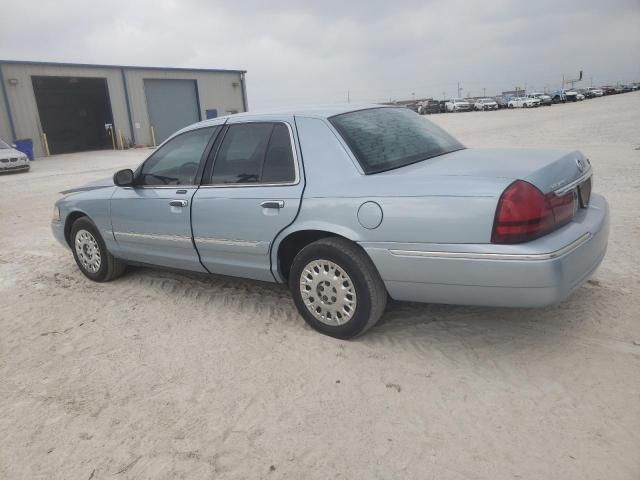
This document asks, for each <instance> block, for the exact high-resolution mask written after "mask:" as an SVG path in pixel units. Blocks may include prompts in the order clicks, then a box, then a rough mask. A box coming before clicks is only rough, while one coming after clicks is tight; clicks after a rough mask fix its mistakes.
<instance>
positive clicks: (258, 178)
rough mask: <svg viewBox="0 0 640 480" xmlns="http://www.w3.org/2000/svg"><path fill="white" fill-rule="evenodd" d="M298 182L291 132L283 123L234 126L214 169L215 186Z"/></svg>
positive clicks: (223, 144)
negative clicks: (296, 180) (296, 179)
mask: <svg viewBox="0 0 640 480" xmlns="http://www.w3.org/2000/svg"><path fill="white" fill-rule="evenodd" d="M293 181H295V166H294V158H293V153H292V149H291V139H290V135H289V129H288V128H287V127H286V126H285V125H284V124H282V123H244V124H235V125H231V126H230V127H229V128H228V130H227V133H226V135H225V137H224V140H223V141H222V144H221V145H220V151H219V152H218V155H217V156H216V159H215V163H214V165H213V175H212V179H211V183H213V184H244V183H263V184H264V183H267V184H272V183H291V182H293Z"/></svg>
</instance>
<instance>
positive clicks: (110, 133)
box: [109, 125, 116, 150]
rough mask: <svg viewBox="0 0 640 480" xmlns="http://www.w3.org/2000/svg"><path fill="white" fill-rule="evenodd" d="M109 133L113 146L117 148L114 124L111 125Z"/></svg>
mask: <svg viewBox="0 0 640 480" xmlns="http://www.w3.org/2000/svg"><path fill="white" fill-rule="evenodd" d="M109 135H111V146H112V147H113V149H114V150H115V149H116V136H115V135H114V134H113V125H111V126H110V127H109Z"/></svg>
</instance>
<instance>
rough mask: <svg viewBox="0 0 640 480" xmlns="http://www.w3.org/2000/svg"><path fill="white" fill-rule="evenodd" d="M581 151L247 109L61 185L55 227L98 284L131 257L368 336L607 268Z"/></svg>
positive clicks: (573, 281)
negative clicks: (216, 280)
mask: <svg viewBox="0 0 640 480" xmlns="http://www.w3.org/2000/svg"><path fill="white" fill-rule="evenodd" d="M591 185H592V168H591V165H590V163H589V161H588V160H587V159H586V158H585V156H584V155H583V154H582V153H580V152H579V151H564V150H536V149H523V150H518V149H506V150H504V149H477V150H476V149H471V148H465V147H464V146H463V145H462V144H461V143H460V142H459V141H457V140H456V139H455V138H453V137H452V136H451V135H449V134H448V133H447V132H445V131H444V130H442V129H441V128H440V127H438V126H437V125H435V124H434V123H433V122H430V121H429V120H428V119H426V118H425V117H422V116H420V115H418V114H416V113H414V112H412V111H410V110H408V109H406V108H399V107H390V106H389V107H385V106H379V105H366V106H360V107H356V106H353V105H347V106H336V107H318V108H317V109H305V110H294V111H290V110H286V111H281V112H279V113H274V112H270V113H264V114H259V113H242V114H236V115H231V116H226V117H219V118H216V119H211V120H206V121H203V122H200V123H197V124H195V125H191V126H189V127H187V128H185V129H183V130H181V131H179V132H177V133H176V134H175V135H174V136H172V137H170V138H169V139H168V140H166V141H165V142H164V143H163V144H162V145H160V147H159V148H158V149H157V150H155V151H154V152H153V153H151V155H150V156H149V157H148V158H147V159H146V160H145V161H144V162H143V163H142V164H141V165H140V166H139V167H138V168H136V170H135V171H134V170H130V169H124V170H120V171H118V172H116V173H115V175H114V176H113V178H112V179H107V180H104V181H100V182H95V183H92V184H89V185H86V186H84V187H80V188H76V189H71V190H67V191H65V192H62V193H63V194H64V197H62V198H60V199H59V200H58V201H57V202H56V203H55V206H54V212H53V219H52V223H51V225H52V231H53V234H54V236H55V238H56V239H57V240H58V241H59V242H60V243H61V244H62V245H64V246H66V247H68V248H70V249H71V251H72V253H73V256H74V258H75V261H76V264H77V265H78V267H79V269H80V270H81V271H82V273H83V274H84V275H85V276H86V277H88V278H89V279H91V280H94V281H96V282H105V281H108V280H112V279H114V278H116V277H117V276H118V275H120V274H122V273H123V272H124V270H125V268H126V265H127V264H130V263H132V264H145V265H153V266H157V267H166V268H174V269H176V268H177V269H183V270H190V271H195V272H201V273H204V274H219V275H231V276H237V277H246V278H251V279H255V280H263V281H268V282H276V283H280V284H283V285H288V287H289V290H290V292H291V295H292V296H293V299H294V302H295V305H296V307H297V308H298V310H299V312H300V314H301V316H302V317H303V318H304V320H305V321H306V322H307V323H308V324H309V325H310V326H311V327H313V328H315V329H317V330H318V331H320V332H322V333H325V334H327V335H331V336H334V337H338V338H351V337H353V336H356V335H359V334H361V333H363V332H365V331H366V330H367V329H369V328H371V327H372V326H373V325H375V323H376V322H377V321H378V319H379V318H380V316H381V315H382V313H383V311H384V309H385V305H386V302H387V298H388V297H390V298H392V299H395V300H399V301H417V302H428V303H457V304H465V305H487V306H503V307H507V306H509V307H540V306H544V305H549V304H552V303H556V302H559V301H561V300H563V299H564V298H566V297H567V296H568V295H570V294H571V293H572V292H573V291H574V290H575V289H577V288H578V287H579V286H580V285H581V284H583V283H584V282H585V281H586V280H587V279H588V278H589V276H590V275H591V274H592V273H593V271H594V270H595V269H596V268H597V267H598V265H599V264H600V262H601V261H602V259H603V257H604V255H605V251H606V247H607V238H608V219H609V213H608V207H607V202H606V201H605V199H604V198H603V197H601V196H599V195H596V194H592V193H591Z"/></svg>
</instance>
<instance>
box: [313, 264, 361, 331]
mask: <svg viewBox="0 0 640 480" xmlns="http://www.w3.org/2000/svg"><path fill="white" fill-rule="evenodd" d="M300 294H301V295H302V300H303V301H304V304H305V305H306V307H307V309H308V310H309V312H311V314H312V315H313V316H314V317H315V318H316V319H317V320H319V321H321V322H322V323H324V324H327V325H343V324H345V323H347V322H348V321H349V320H350V319H351V317H353V314H354V313H355V311H356V306H357V303H358V301H357V298H356V290H355V288H354V286H353V282H352V281H351V278H350V277H349V275H347V273H346V272H345V271H344V270H343V269H342V267H341V266H339V265H338V264H336V263H334V262H332V261H330V260H314V261H312V262H309V263H308V264H307V266H306V267H304V269H303V270H302V274H301V275H300Z"/></svg>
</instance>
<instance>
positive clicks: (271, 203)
mask: <svg viewBox="0 0 640 480" xmlns="http://www.w3.org/2000/svg"><path fill="white" fill-rule="evenodd" d="M260 206H261V207H262V208H284V200H267V201H265V202H262V203H261V204H260Z"/></svg>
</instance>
